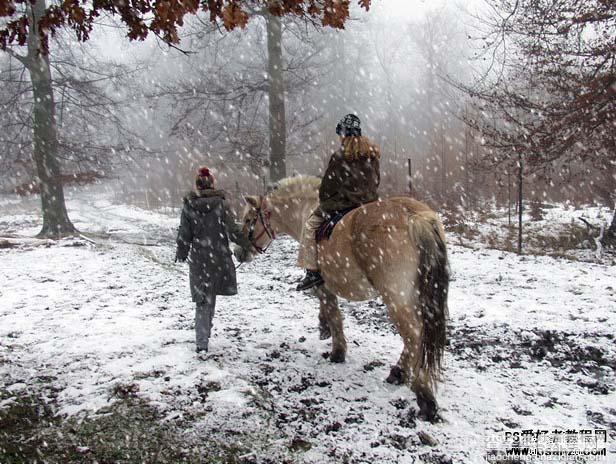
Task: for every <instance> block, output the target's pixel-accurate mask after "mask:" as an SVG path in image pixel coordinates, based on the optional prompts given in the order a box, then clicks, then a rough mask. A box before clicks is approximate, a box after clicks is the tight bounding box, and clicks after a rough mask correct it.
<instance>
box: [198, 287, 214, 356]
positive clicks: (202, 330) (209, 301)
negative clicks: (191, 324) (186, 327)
mask: <svg viewBox="0 0 616 464" xmlns="http://www.w3.org/2000/svg"><path fill="white" fill-rule="evenodd" d="M215 306H216V295H206V297H205V299H204V300H203V301H201V302H199V303H197V309H196V311H195V335H196V342H197V351H201V350H205V351H207V349H208V342H209V340H210V334H211V333H212V325H213V324H212V321H213V320H214V307H215Z"/></svg>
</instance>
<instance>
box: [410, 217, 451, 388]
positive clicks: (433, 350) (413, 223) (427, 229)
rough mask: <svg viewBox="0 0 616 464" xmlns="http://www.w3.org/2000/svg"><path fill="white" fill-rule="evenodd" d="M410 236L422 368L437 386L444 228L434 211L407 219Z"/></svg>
mask: <svg viewBox="0 0 616 464" xmlns="http://www.w3.org/2000/svg"><path fill="white" fill-rule="evenodd" d="M409 235H410V238H411V241H412V242H414V243H415V244H416V245H417V249H418V250H419V256H418V259H419V262H418V266H417V268H418V277H417V283H416V285H417V286H416V288H415V290H416V291H417V294H418V298H417V301H418V307H419V309H420V312H421V317H422V320H423V331H422V336H421V356H420V357H419V361H418V362H421V367H422V368H423V369H425V370H426V373H427V374H428V377H429V379H430V382H431V383H432V384H433V385H434V386H436V382H437V380H438V379H439V377H440V372H441V365H442V364H441V361H442V358H443V352H444V350H445V344H446V342H447V317H448V314H447V292H448V291H449V264H448V261H447V248H446V246H445V234H444V232H443V226H442V225H441V223H440V221H439V220H438V218H437V217H436V215H435V214H434V213H433V212H431V211H430V212H419V213H416V214H414V215H412V216H411V217H410V218H409Z"/></svg>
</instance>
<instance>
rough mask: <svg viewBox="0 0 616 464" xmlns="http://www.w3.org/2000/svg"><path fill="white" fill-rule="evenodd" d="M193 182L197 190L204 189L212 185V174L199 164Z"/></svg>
mask: <svg viewBox="0 0 616 464" xmlns="http://www.w3.org/2000/svg"><path fill="white" fill-rule="evenodd" d="M195 184H196V186H197V190H205V189H208V188H212V187H214V176H213V175H212V173H211V172H210V170H209V169H208V168H207V167H205V166H201V167H200V168H199V170H198V171H197V179H196V180H195Z"/></svg>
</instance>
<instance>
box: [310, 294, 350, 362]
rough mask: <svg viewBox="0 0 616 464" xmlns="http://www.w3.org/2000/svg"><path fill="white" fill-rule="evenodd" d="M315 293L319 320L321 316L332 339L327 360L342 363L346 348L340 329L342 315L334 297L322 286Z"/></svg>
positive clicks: (341, 329) (342, 332)
mask: <svg viewBox="0 0 616 464" xmlns="http://www.w3.org/2000/svg"><path fill="white" fill-rule="evenodd" d="M316 293H317V296H318V297H319V302H320V304H321V310H320V314H319V319H320V318H321V316H322V317H323V318H324V320H325V322H326V325H327V327H328V328H329V331H330V333H331V337H332V351H331V353H330V356H329V359H330V361H331V362H337V363H339V362H344V360H345V358H346V349H347V346H346V339H345V338H344V331H343V328H342V314H341V313H340V308H338V299H337V298H336V295H334V294H333V293H331V292H330V291H329V290H327V289H326V288H325V287H323V286H321V287H319V288H318V289H317V291H316ZM321 334H323V332H321Z"/></svg>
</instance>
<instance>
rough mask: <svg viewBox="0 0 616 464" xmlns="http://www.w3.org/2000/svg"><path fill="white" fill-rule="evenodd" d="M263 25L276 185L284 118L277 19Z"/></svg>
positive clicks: (281, 168)
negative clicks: (265, 26) (265, 25)
mask: <svg viewBox="0 0 616 464" xmlns="http://www.w3.org/2000/svg"><path fill="white" fill-rule="evenodd" d="M266 22H267V58H268V63H267V69H268V78H269V139H270V182H277V181H279V180H280V179H283V178H284V177H286V175H287V169H286V161H285V152H286V141H287V140H286V139H287V129H286V116H285V108H284V79H283V67H282V64H283V63H282V24H281V22H280V18H279V17H277V16H274V15H271V14H269V13H268V14H267V16H266Z"/></svg>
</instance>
